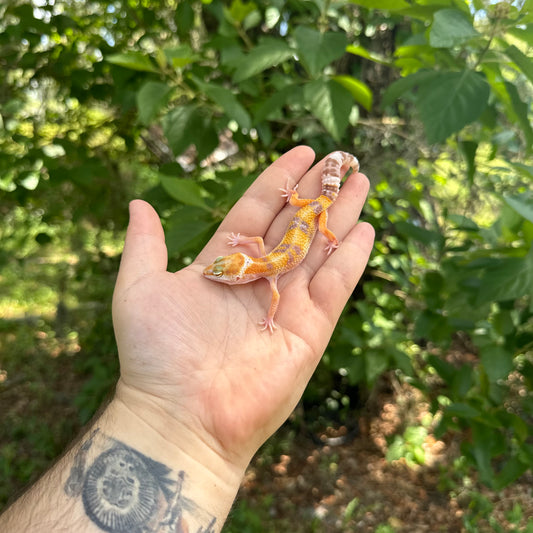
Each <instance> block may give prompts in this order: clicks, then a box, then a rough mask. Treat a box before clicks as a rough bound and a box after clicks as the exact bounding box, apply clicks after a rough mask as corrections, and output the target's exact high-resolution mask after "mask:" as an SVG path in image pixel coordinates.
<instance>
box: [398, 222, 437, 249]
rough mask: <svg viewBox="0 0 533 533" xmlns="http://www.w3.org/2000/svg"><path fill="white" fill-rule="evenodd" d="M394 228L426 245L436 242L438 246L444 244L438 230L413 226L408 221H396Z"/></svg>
mask: <svg viewBox="0 0 533 533" xmlns="http://www.w3.org/2000/svg"><path fill="white" fill-rule="evenodd" d="M396 229H397V230H398V232H399V233H401V234H402V235H404V236H405V237H407V238H408V239H413V240H415V241H418V242H421V243H422V244H425V245H426V246H429V245H431V244H437V245H438V246H442V245H443V244H444V237H443V236H442V235H441V234H440V233H439V232H437V231H433V230H429V229H426V228H421V227H420V226H415V225H414V224H411V223H409V222H405V221H400V222H397V223H396Z"/></svg>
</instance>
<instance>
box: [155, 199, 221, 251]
mask: <svg viewBox="0 0 533 533" xmlns="http://www.w3.org/2000/svg"><path fill="white" fill-rule="evenodd" d="M202 215H203V216H202ZM213 225H214V224H213V221H212V220H211V219H209V218H207V219H206V215H205V211H200V210H199V209H198V208H196V207H191V206H180V208H179V209H177V210H176V212H175V213H173V214H172V215H171V216H170V217H169V218H168V220H167V223H166V226H165V237H166V242H167V248H168V253H169V254H170V255H172V254H176V253H178V252H181V251H182V250H185V249H186V248H187V247H189V246H191V245H192V244H194V241H195V240H196V239H199V238H200V237H201V236H202V235H204V234H207V235H208V234H210V233H212V231H213Z"/></svg>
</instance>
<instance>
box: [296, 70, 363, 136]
mask: <svg viewBox="0 0 533 533" xmlns="http://www.w3.org/2000/svg"><path fill="white" fill-rule="evenodd" d="M304 99H305V101H306V103H307V105H308V106H309V108H310V110H311V112H312V113H313V115H315V117H316V118H318V119H319V120H320V122H322V124H323V125H324V127H325V128H326V130H327V131H328V133H330V134H331V136H332V137H333V138H334V139H335V140H336V141H337V142H338V141H340V138H341V137H342V135H343V133H344V131H345V130H346V128H347V126H348V121H349V118H350V112H351V110H352V102H353V100H352V95H351V94H350V93H349V92H348V91H347V90H346V89H345V88H344V87H341V86H340V85H339V84H338V83H335V82H333V81H330V80H328V81H324V80H315V81H312V82H310V83H308V84H306V85H305V86H304Z"/></svg>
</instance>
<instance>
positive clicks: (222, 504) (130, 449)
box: [0, 400, 240, 533]
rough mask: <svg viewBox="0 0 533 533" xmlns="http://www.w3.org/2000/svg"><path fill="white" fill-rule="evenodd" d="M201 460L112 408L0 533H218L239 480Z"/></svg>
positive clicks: (9, 515)
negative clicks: (6, 532)
mask: <svg viewBox="0 0 533 533" xmlns="http://www.w3.org/2000/svg"><path fill="white" fill-rule="evenodd" d="M209 453H210V452H209V451H208V450H201V449H199V450H198V455H197V456H195V457H192V456H191V455H190V454H189V452H184V451H183V450H182V449H181V447H178V446H176V444H174V443H171V442H169V440H168V439H166V438H164V437H163V436H162V435H161V434H160V433H159V432H158V431H155V430H154V428H153V426H152V425H151V424H148V423H147V422H146V421H145V420H143V419H142V418H140V417H138V416H137V415H135V414H133V413H132V411H131V410H130V409H128V408H127V407H126V406H125V405H124V404H122V403H121V402H120V401H116V400H115V401H113V402H111V404H110V405H109V406H108V407H107V409H106V410H105V411H104V412H103V414H102V415H101V417H100V418H99V419H98V420H97V422H96V423H95V424H94V425H93V426H92V428H91V429H90V430H89V431H88V432H87V433H86V434H85V435H84V436H83V438H82V439H81V440H80V441H79V442H78V443H77V444H76V445H75V446H74V447H73V448H72V449H71V450H69V451H68V452H67V453H66V454H65V456H64V457H63V458H62V459H61V460H60V461H59V462H58V463H57V464H56V465H55V466H54V467H53V468H52V469H51V470H50V471H48V472H47V473H46V474H45V475H44V476H43V477H42V478H41V479H40V480H39V481H38V482H37V483H36V484H35V485H34V486H32V487H31V489H30V490H29V491H28V492H27V493H25V494H24V495H23V496H22V497H21V498H19V500H17V501H16V502H15V503H14V504H13V505H12V506H11V507H10V508H9V509H8V510H7V511H6V512H5V513H4V514H3V515H2V516H0V531H10V532H13V533H16V532H22V531H24V532H25V533H30V532H44V531H54V532H58V531H76V532H80V533H84V532H98V531H108V532H113V533H119V532H124V533H126V532H127V533H131V532H134V531H146V532H147V533H148V532H154V533H156V532H157V533H179V532H182V531H187V532H190V533H193V532H200V531H201V532H202V533H213V532H216V531H220V530H221V528H222V525H223V523H224V520H225V518H226V516H227V513H228V512H229V509H230V508H231V505H232V503H233V499H234V497H235V494H236V492H237V490H238V486H239V480H240V473H239V469H234V468H232V467H230V466H228V467H227V469H226V468H225V465H224V464H223V462H220V461H218V459H216V458H214V457H203V454H205V455H209ZM204 459H205V460H204ZM206 465H209V466H206Z"/></svg>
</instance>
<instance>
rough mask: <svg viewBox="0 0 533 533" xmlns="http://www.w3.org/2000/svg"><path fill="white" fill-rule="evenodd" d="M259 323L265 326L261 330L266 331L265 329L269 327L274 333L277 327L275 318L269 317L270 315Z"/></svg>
mask: <svg viewBox="0 0 533 533" xmlns="http://www.w3.org/2000/svg"><path fill="white" fill-rule="evenodd" d="M259 325H260V326H263V327H262V328H261V331H265V329H268V330H269V331H270V333H274V330H275V329H277V326H276V324H275V323H274V319H273V318H271V317H269V316H267V317H265V318H263V320H261V322H259Z"/></svg>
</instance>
